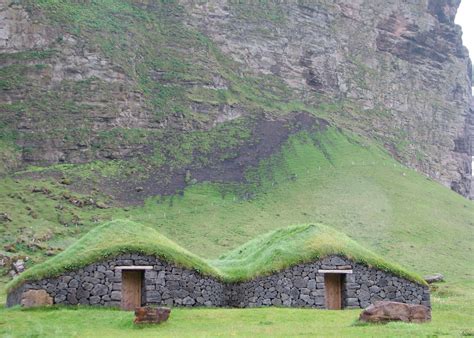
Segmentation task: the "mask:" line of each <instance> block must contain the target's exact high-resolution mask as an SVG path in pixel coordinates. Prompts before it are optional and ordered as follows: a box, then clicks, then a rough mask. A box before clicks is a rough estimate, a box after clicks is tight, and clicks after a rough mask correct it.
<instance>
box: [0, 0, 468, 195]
mask: <svg viewBox="0 0 474 338" xmlns="http://www.w3.org/2000/svg"><path fill="white" fill-rule="evenodd" d="M458 5H459V0H422V1H401V0H390V1H382V0H376V1H373V0H370V1H369V0H357V1H353V0H351V1H349V0H336V1H326V0H315V1H285V2H276V1H275V2H270V1H268V2H258V3H256V2H233V1H211V2H196V1H187V0H180V1H177V2H160V1H153V0H148V1H145V0H140V1H125V0H109V1H107V2H104V3H98V2H95V1H88V0H84V1H63V2H60V3H58V2H55V1H41V2H36V1H32V0H18V1H11V0H0V21H1V22H2V27H0V63H1V68H0V87H1V88H2V91H1V93H0V113H1V115H0V145H1V147H0V154H1V155H2V158H3V159H4V160H3V161H2V164H0V172H1V171H3V172H8V171H12V170H16V169H18V168H21V167H24V166H25V165H43V166H44V165H53V164H58V163H76V164H77V163H90V162H92V161H110V160H115V161H126V162H127V163H128V164H127V165H129V168H128V169H129V172H132V173H136V171H137V170H138V171H140V175H141V176H140V177H141V178H142V182H144V183H143V184H144V187H145V188H146V187H154V188H153V189H152V190H151V191H149V192H148V194H149V195H153V194H158V193H160V194H161V193H173V192H174V191H176V190H178V189H180V188H182V187H183V186H184V185H185V184H186V183H187V181H189V180H190V179H198V180H221V181H222V180H224V181H233V180H234V181H235V180H241V179H243V171H244V169H245V168H246V167H248V166H252V165H255V164H256V163H257V162H258V160H259V159H261V158H264V157H266V156H269V155H270V154H272V153H273V152H274V151H275V149H278V147H279V145H280V144H281V143H282V142H283V141H284V140H285V139H286V138H287V137H288V135H290V134H292V133H295V132H297V131H299V130H302V129H315V130H318V129H320V128H325V126H327V124H328V123H329V124H333V125H336V126H338V127H341V128H344V129H349V130H352V131H354V132H356V133H361V134H365V135H367V136H369V137H371V138H373V139H376V140H377V141H378V142H380V143H381V144H383V145H384V146H385V147H386V149H388V150H389V151H390V152H391V153H392V154H393V156H395V157H396V158H398V159H399V160H400V161H401V162H403V163H405V164H407V165H409V166H411V167H414V168H417V169H418V170H419V171H422V172H424V173H426V174H427V175H428V176H430V177H432V178H434V179H436V180H438V181H439V182H441V183H442V184H444V185H446V186H449V187H451V188H452V189H453V190H455V191H457V192H459V193H460V194H463V195H465V196H467V195H468V194H469V190H470V179H471V148H472V147H471V136H470V135H471V133H472V130H473V126H472V122H473V118H472V115H473V112H472V111H471V110H470V108H469V102H470V98H471V83H470V81H471V74H470V71H471V65H470V61H469V57H468V53H467V50H466V49H465V48H464V47H463V46H462V41H461V29H460V28H459V27H458V26H456V25H455V24H454V16H455V14H456V10H457V7H458ZM323 119H324V120H323ZM130 163H134V164H133V166H132V167H130ZM136 163H139V165H136ZM137 168H138V169H137ZM229 173H230V174H229ZM125 182H126V180H125ZM136 185H137V184H135V183H134V185H131V186H127V185H126V184H125V185H120V189H118V190H119V191H122V192H123V191H124V190H125V192H123V193H125V194H126V193H127V190H130V189H136ZM117 193H119V192H117Z"/></svg>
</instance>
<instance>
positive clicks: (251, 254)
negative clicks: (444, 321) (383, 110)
mask: <svg viewBox="0 0 474 338" xmlns="http://www.w3.org/2000/svg"><path fill="white" fill-rule="evenodd" d="M123 253H142V254H146V255H153V256H156V257H160V258H162V259H164V260H165V261H169V262H173V263H175V264H177V265H180V266H182V267H185V268H190V269H194V270H196V271H198V272H200V273H202V274H204V275H210V276H213V277H216V278H218V279H220V280H223V281H227V282H237V281H245V280H250V279H252V278H255V277H257V276H262V275H268V274H271V273H274V272H277V271H280V270H283V269H285V268H287V267H290V266H293V265H296V264H299V263H305V262H310V261H314V260H317V259H321V258H324V257H327V256H331V255H340V256H345V257H347V258H349V259H351V260H353V261H355V262H358V263H361V264H364V265H367V266H372V267H375V268H377V269H380V270H384V271H388V272H391V273H393V274H395V275H398V276H401V277H404V278H406V279H409V280H412V281H415V282H418V283H421V284H425V281H424V280H423V279H422V278H421V277H419V276H418V275H416V274H414V273H412V272H409V271H407V270H405V269H404V268H402V267H401V266H399V265H396V264H393V263H389V262H386V261H385V260H384V259H382V258H381V257H380V256H378V255H376V254H374V253H373V252H371V251H369V250H367V249H365V248H363V247H362V246H360V245H359V244H357V243H356V242H355V241H353V240H351V239H350V238H349V237H347V236H346V235H344V234H342V233H340V232H338V231H336V230H334V229H332V228H330V227H327V226H324V225H322V224H306V225H297V226H291V227H288V228H283V229H278V230H275V231H272V232H269V233H267V234H264V235H261V236H258V237H256V238H255V239H253V240H251V241H249V242H247V243H246V244H244V245H242V246H240V247H238V248H236V249H234V250H232V251H230V252H228V253H227V254H224V255H222V256H221V257H219V258H218V259H215V260H206V259H203V258H201V257H199V256H197V255H195V254H193V253H191V252H189V251H187V250H186V249H184V248H182V247H181V246H179V245H178V244H176V243H175V242H173V241H171V240H169V239H168V238H166V237H165V236H163V235H161V234H160V233H159V232H158V231H156V230H154V229H152V228H149V227H146V226H143V225H141V224H138V223H135V222H132V221H128V220H115V221H111V222H108V223H105V224H103V225H101V226H98V227H97V228H95V229H93V230H92V231H90V232H89V233H87V234H86V235H85V236H84V237H82V238H81V239H80V240H78V241H77V242H76V243H74V244H73V245H71V246H70V247H69V248H68V249H67V250H65V251H64V252H62V253H60V254H58V255H57V256H55V257H53V258H51V259H49V260H47V261H45V262H44V263H41V264H38V265H35V266H33V267H32V268H30V269H28V270H26V271H25V272H24V273H22V274H21V275H19V276H18V277H17V278H15V279H13V280H12V281H11V282H10V283H9V284H8V286H7V290H11V289H13V288H15V287H17V286H19V285H20V284H22V283H23V282H25V281H29V280H39V279H43V278H47V277H54V276H58V275H60V274H61V273H63V272H65V271H71V270H76V269H79V268H81V267H84V266H87V265H89V264H92V263H94V262H97V261H102V260H105V259H107V258H110V257H113V256H117V255H120V254H123Z"/></svg>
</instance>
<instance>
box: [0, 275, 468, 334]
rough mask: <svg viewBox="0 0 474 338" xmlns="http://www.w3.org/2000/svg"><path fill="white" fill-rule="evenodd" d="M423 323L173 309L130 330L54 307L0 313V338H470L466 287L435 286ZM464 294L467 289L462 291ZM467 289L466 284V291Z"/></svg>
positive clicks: (119, 320) (116, 321) (102, 316)
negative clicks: (375, 322)
mask: <svg viewBox="0 0 474 338" xmlns="http://www.w3.org/2000/svg"><path fill="white" fill-rule="evenodd" d="M440 285H441V286H440V287H439V289H438V291H437V292H434V294H433V313H432V317H433V319H432V321H431V322H430V323H426V324H408V323H389V324H386V325H367V324H359V323H358V322H357V318H358V316H359V313H360V310H344V311H329V310H312V309H288V308H258V309H207V308H200V309H173V311H172V313H171V317H170V319H169V320H168V322H166V323H164V324H162V325H159V326H143V327H135V326H134V325H133V324H132V320H133V313H132V312H123V311H119V310H115V309H100V308H85V307H79V308H77V307H54V308H43V309H29V310H22V309H20V308H18V307H15V308H10V309H0V336H2V337H157V336H160V337H177V336H179V337H216V336H222V337H228V336H272V337H275V336H280V337H289V336H313V337H314V336H322V337H342V336H344V337H361V336H365V337H407V336H423V337H441V336H473V335H474V321H473V319H474V295H473V293H472V292H471V293H470V294H468V293H466V291H465V290H466V285H455V284H440ZM468 289H469V288H468ZM470 289H471V290H472V285H471V287H470Z"/></svg>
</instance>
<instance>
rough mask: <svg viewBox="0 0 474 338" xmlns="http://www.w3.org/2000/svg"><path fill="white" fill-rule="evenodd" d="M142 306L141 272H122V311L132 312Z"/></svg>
mask: <svg viewBox="0 0 474 338" xmlns="http://www.w3.org/2000/svg"><path fill="white" fill-rule="evenodd" d="M141 305H142V272H141V271H122V304H121V308H122V309H123V310H127V311H132V310H135V308H136V307H139V306H141Z"/></svg>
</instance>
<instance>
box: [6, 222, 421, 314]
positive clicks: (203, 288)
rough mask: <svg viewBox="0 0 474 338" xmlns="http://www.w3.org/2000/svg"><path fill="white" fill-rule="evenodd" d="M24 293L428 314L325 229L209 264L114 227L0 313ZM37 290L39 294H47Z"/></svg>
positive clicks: (416, 282)
mask: <svg viewBox="0 0 474 338" xmlns="http://www.w3.org/2000/svg"><path fill="white" fill-rule="evenodd" d="M29 290H44V291H45V292H46V293H47V294H48V295H49V296H50V297H51V299H52V300H53V302H54V303H55V304H69V305H75V304H90V305H104V306H121V307H122V308H124V309H133V308H135V307H136V306H141V305H150V304H156V305H159V304H161V305H169V306H229V307H254V306H269V305H275V306H291V307H313V308H327V309H341V308H359V307H366V306H367V305H369V304H370V303H372V302H374V301H377V300H394V301H400V302H405V303H413V304H423V305H427V306H430V298H429V291H428V287H427V285H426V283H425V282H424V281H423V280H422V279H421V278H420V277H418V276H417V275H415V274H412V273H410V272H407V271H406V270H404V269H403V268H401V267H399V266H397V265H394V264H390V263H387V262H385V261H384V260H383V259H381V258H380V257H378V256H377V255H375V254H373V253H371V252H370V251H368V250H366V249H364V248H362V247H361V246H360V245H358V244H357V243H355V242H354V241H352V240H351V239H349V238H348V237H347V236H345V235H343V234H341V233H339V232H336V231H335V230H333V229H331V228H329V227H326V226H323V225H314V224H312V225H300V226H293V227H289V228H285V229H280V230H276V231H273V232H271V233H268V234H265V235H263V236H260V237H257V238H255V239H254V240H252V241H250V242H248V243H246V244H244V245H243V246H241V247H239V248H237V249H235V250H233V251H231V252H229V253H227V254H225V255H223V256H221V257H220V258H218V259H216V260H205V259H202V258H200V257H198V256H196V255H194V254H192V253H190V252H188V251H187V250H185V249H183V248H182V247H180V246H178V245H177V244H176V243H174V242H172V241H171V240H169V239H167V238H166V237H164V236H163V235H161V234H159V233H158V232H157V231H155V230H154V229H151V228H148V227H145V226H142V225H139V224H136V223H133V222H129V221H113V222H110V223H107V224H104V225H103V226H100V227H97V228H96V229H94V230H92V231H91V232H89V233H88V234H87V235H85V236H84V237H83V238H82V239H80V240H79V241H77V242H76V243H75V244H73V245H72V246H71V247H70V248H68V249H67V250H65V251H64V252H62V253H61V254H59V255H57V256H55V257H53V258H51V259H49V260H48V261H46V262H44V263H42V264H38V265H36V266H33V267H32V268H30V269H28V270H27V271H25V272H24V273H23V274H21V275H20V276H18V277H17V278H16V279H14V280H12V282H10V284H9V285H8V299H7V305H8V306H13V305H15V304H19V303H21V300H22V298H23V296H24V294H25V293H26V292H28V291H29ZM44 291H41V292H43V293H44Z"/></svg>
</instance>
